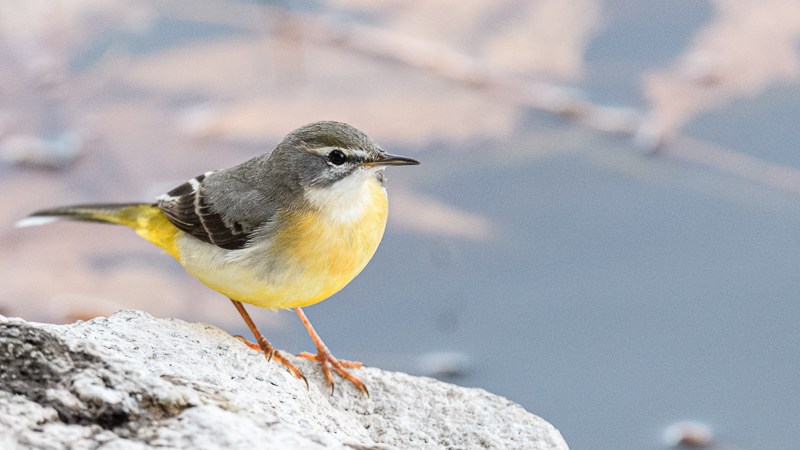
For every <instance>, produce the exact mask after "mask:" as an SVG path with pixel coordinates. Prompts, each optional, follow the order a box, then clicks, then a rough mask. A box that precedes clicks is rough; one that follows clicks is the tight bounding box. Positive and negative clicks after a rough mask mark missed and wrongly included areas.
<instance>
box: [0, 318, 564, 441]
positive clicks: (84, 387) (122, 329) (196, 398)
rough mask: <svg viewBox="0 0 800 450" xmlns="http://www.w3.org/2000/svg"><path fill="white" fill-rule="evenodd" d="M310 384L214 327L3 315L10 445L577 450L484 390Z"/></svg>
mask: <svg viewBox="0 0 800 450" xmlns="http://www.w3.org/2000/svg"><path fill="white" fill-rule="evenodd" d="M292 361H293V362H294V363H295V364H296V365H298V367H300V369H301V370H303V372H304V373H305V374H306V376H308V379H309V384H310V387H309V389H308V390H307V389H306V386H305V384H304V383H303V382H302V381H300V380H297V379H295V378H294V377H293V376H292V375H291V374H290V373H289V372H288V371H287V370H286V369H284V368H283V367H282V366H281V365H279V364H277V363H275V362H269V361H267V360H266V359H265V358H264V357H263V356H261V355H260V354H259V353H258V352H256V351H253V350H250V349H249V348H247V347H245V346H244V345H242V344H241V343H240V342H239V341H237V340H236V339H234V338H232V337H231V336H230V335H228V334H227V333H225V332H223V331H222V330H220V329H218V328H216V327H213V326H211V325H206V324H201V323H196V324H190V323H186V322H183V321H180V320H161V319H155V318H153V317H152V316H150V315H148V314H146V313H143V312H140V311H121V312H119V313H116V314H114V315H113V316H111V317H110V318H108V319H106V318H98V319H93V320H90V321H88V322H78V323H75V324H72V325H47V324H36V323H29V322H25V321H23V320H20V319H6V318H4V317H2V316H0V389H1V390H0V448H3V449H16V448H20V449H22V448H36V449H102V450H122V449H137V450H138V449H149V448H191V449H215V448H225V449H228V448H231V449H238V448H242V449H263V448H268V449H272V448H274V449H323V448H349V449H353V448H355V449H389V448H402V449H416V448H453V449H471V448H496V449H512V448H520V449H522V448H524V449H549V450H557V449H558V450H561V449H563V450H566V449H567V445H566V444H565V443H564V440H563V439H562V437H561V435H560V434H559V432H558V430H556V429H555V428H553V426H551V425H550V424H548V423H547V422H545V421H544V420H542V419H541V418H539V417H537V416H535V415H533V414H530V413H528V412H526V411H525V410H524V409H522V407H520V406H519V405H517V404H515V403H513V402H511V401H508V400H506V399H504V398H502V397H498V396H495V395H492V394H489V393H487V392H486V391H483V390H481V389H467V388H461V387H458V386H454V385H451V384H446V383H442V382H439V381H436V380H433V379H428V378H417V377H412V376H409V375H406V374H403V373H395V372H384V371H381V370H379V369H376V368H363V369H357V370H355V373H356V375H357V376H358V377H360V378H361V379H362V380H363V381H364V382H365V383H366V384H367V386H368V387H369V390H370V397H369V398H368V397H366V396H365V395H364V394H362V393H361V392H359V391H357V390H356V389H355V388H354V387H353V386H351V385H350V384H348V383H341V382H340V383H338V384H337V385H336V390H335V392H334V394H333V395H331V394H330V389H328V388H327V387H326V386H325V380H324V378H323V376H322V374H321V371H320V370H319V368H318V367H316V364H315V363H311V362H309V361H306V360H302V359H297V358H294V359H292Z"/></svg>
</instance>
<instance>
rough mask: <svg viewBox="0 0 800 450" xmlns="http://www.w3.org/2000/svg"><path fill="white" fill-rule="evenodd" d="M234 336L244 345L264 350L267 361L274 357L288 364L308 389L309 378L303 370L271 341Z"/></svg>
mask: <svg viewBox="0 0 800 450" xmlns="http://www.w3.org/2000/svg"><path fill="white" fill-rule="evenodd" d="M234 337H235V338H236V339H239V340H240V341H242V342H243V343H244V345H246V346H248V347H250V348H252V349H253V350H257V351H261V352H264V356H265V357H266V358H267V361H269V360H271V359H273V358H274V359H275V361H278V362H279V363H281V364H283V365H284V366H286V368H287V369H289V371H290V372H292V374H294V376H295V377H297V379H298V380H303V381H304V382H305V383H306V389H308V380H307V379H306V377H305V375H303V372H301V371H300V369H298V368H297V367H295V366H294V364H292V363H291V362H289V360H288V359H286V358H285V357H284V356H283V355H281V354H280V353H279V352H277V351H276V350H275V349H274V348H273V347H272V344H270V343H269V341H267V340H266V339H264V340H263V342H262V341H261V339H259V343H258V344H254V343H252V342H250V341H248V340H247V339H245V338H244V337H243V336H239V335H236V336H234Z"/></svg>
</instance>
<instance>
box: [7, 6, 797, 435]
mask: <svg viewBox="0 0 800 450" xmlns="http://www.w3.org/2000/svg"><path fill="white" fill-rule="evenodd" d="M799 36H800V1H798V0H769V1H762V2H750V1H747V0H708V1H698V0H532V1H528V2H521V1H517V0H499V1H498V0H459V1H455V0H433V1H429V0H405V1H403V0H297V1H293V0H283V1H264V2H258V1H234V0H201V1H192V2H188V1H173V2H161V1H156V0H144V1H131V0H70V1H66V0H65V1H57V0H49V1H44V0H34V1H31V0H29V1H21V0H3V1H2V2H0V188H1V189H2V192H4V195H3V202H2V206H1V207H0V312H2V313H3V314H5V315H14V316H21V317H23V318H25V319H28V320H38V321H52V322H71V321H74V320H76V319H87V318H91V317H95V316H98V315H109V314H111V313H113V312H114V311H115V310H118V309H123V308H137V309H143V310H145V311H148V312H150V313H151V314H153V315H156V316H159V317H177V318H181V319H184V320H189V321H203V322H207V323H211V324H214V325H217V326H220V327H222V328H224V329H225V330H227V331H229V332H231V333H243V332H245V331H246V329H245V327H244V324H243V323H242V322H241V319H240V318H239V317H238V314H237V313H236V312H235V310H234V308H233V307H231V305H230V303H229V302H228V301H227V300H226V299H225V298H223V297H222V296H220V295H218V294H216V293H214V292H212V291H210V290H209V289H207V288H205V287H204V286H203V285H202V284H200V283H199V282H198V281H196V280H194V279H193V278H192V277H190V276H189V275H187V274H185V273H184V272H183V270H182V269H181V267H180V266H179V265H178V264H177V263H176V262H175V261H173V260H171V259H170V258H169V257H167V256H164V255H160V254H159V253H160V252H159V251H158V250H156V249H155V248H153V247H152V246H151V245H150V244H148V243H147V242H144V241H142V240H140V239H139V238H138V237H137V236H135V234H134V233H132V232H130V230H126V229H122V228H117V227H108V226H102V225H92V224H59V225H57V226H49V227H39V228H29V229H15V228H14V226H13V225H14V223H15V222H16V221H17V220H19V219H20V218H22V217H24V216H25V215H27V214H28V213H30V212H31V211H33V210H36V209H40V208H45V207H50V206H57V205H64V204H71V203H80V202H112V201H149V200H152V199H154V198H155V196H157V195H158V194H160V193H162V192H165V191H167V190H169V189H171V188H172V187H174V186H176V185H178V184H180V183H182V182H184V181H185V180H187V179H189V178H191V177H193V176H195V175H197V174H200V173H203V172H205V171H207V170H210V169H214V168H224V167H229V166H231V165H234V164H237V163H239V162H242V161H244V160H246V159H248V158H250V157H252V156H255V155H257V154H260V153H262V152H264V151H267V150H269V149H271V148H272V146H274V145H275V144H276V143H277V142H278V141H279V139H280V138H281V137H282V136H283V135H284V134H286V133H287V132H289V131H291V130H292V129H294V128H296V127H298V126H300V125H303V124H305V123H308V122H312V121H316V120H339V121H345V122H348V123H351V124H352V125H354V126H356V127H358V128H360V129H361V130H363V131H364V132H366V133H367V134H368V135H370V136H371V137H372V138H373V139H375V140H376V141H377V142H378V143H380V144H381V145H382V146H383V147H384V148H386V149H387V150H389V151H390V152H392V153H398V154H402V155H407V156H411V157H415V158H417V159H419V160H421V161H422V162H423V165H422V166H420V167H416V168H410V169H390V170H389V171H388V172H387V174H386V175H387V178H388V182H387V187H388V191H389V195H390V199H391V200H390V208H391V209H390V218H389V225H388V228H387V231H386V235H385V238H384V240H383V243H382V245H381V247H380V248H379V249H378V252H377V254H376V255H375V257H374V258H373V260H372V262H371V263H370V264H369V265H368V266H367V268H366V269H365V270H364V272H363V273H362V274H361V275H360V276H359V277H358V278H356V280H354V281H353V282H352V283H350V285H348V286H347V287H346V288H345V289H344V290H343V291H341V292H340V293H338V294H336V295H335V296H334V297H332V298H330V299H328V300H326V301H324V302H322V303H320V304H318V305H314V306H311V307H308V308H306V313H307V314H308V316H309V318H310V320H311V322H312V323H313V324H314V325H315V327H316V328H317V330H318V331H319V333H320V335H321V336H322V337H323V339H324V340H325V341H326V343H327V344H328V346H329V347H330V348H331V349H332V351H333V353H334V354H335V355H337V356H338V357H340V358H344V359H354V360H360V361H363V362H364V363H366V364H368V365H371V366H378V367H381V368H384V369H390V370H402V371H406V372H410V373H414V374H421V375H429V376H437V377H439V378H442V379H445V380H447V381H451V382H454V383H457V384H460V385H464V386H474V387H481V388H485V389H487V390H489V391H491V392H493V393H496V394H500V395H503V396H506V397H508V398H509V399H511V400H513V401H516V402H518V403H520V404H522V405H523V406H524V407H525V408H526V409H527V410H529V411H531V412H533V413H535V414H538V415H540V416H542V417H544V418H545V419H547V420H548V421H550V422H551V423H553V424H554V425H555V426H556V427H557V428H558V429H559V430H560V431H561V432H562V434H563V435H564V437H565V439H566V440H567V442H568V444H569V445H570V448H572V449H574V450H580V449H609V450H610V449H621V450H642V449H657V448H664V447H665V446H667V445H669V443H668V442H665V441H664V439H663V438H662V434H663V432H664V430H665V429H666V428H667V426H668V425H670V424H671V423H674V422H677V421H681V420H697V421H700V422H702V423H703V424H706V425H708V426H709V427H710V430H711V432H712V433H713V436H714V439H715V442H716V443H715V444H713V445H716V447H714V448H736V449H762V448H763V449H767V448H768V449H775V450H783V449H786V450H788V449H795V448H797V442H798V438H800V435H798V419H800V383H798V376H797V374H798V371H800V352H798V350H797V349H798V342H800V327H799V326H798V324H797V321H798V319H800V302H798V292H800V283H799V282H798V269H799V268H800V252H798V251H797V248H798V245H799V242H798V229H799V227H798V226H799V225H800V196H798V194H800V152H798V149H800V133H798V130H797V128H798V123H800V86H799V85H798V75H799V74H800V46H798V37H799ZM251 311H253V315H254V317H255V319H256V321H257V323H258V324H259V326H260V328H261V329H262V331H263V332H264V334H265V335H266V336H267V338H268V339H270V340H271V341H272V342H273V344H275V345H276V347H278V348H282V349H285V350H287V351H291V352H294V353H298V352H300V351H303V350H311V349H312V348H313V346H312V344H311V341H310V339H309V338H308V337H307V334H306V333H305V330H304V329H303V327H302V326H301V324H300V322H299V321H298V320H297V318H296V317H295V316H294V314H293V313H292V312H290V311H278V312H266V311H263V312H257V311H255V310H254V308H251Z"/></svg>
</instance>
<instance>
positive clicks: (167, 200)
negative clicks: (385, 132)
mask: <svg viewBox="0 0 800 450" xmlns="http://www.w3.org/2000/svg"><path fill="white" fill-rule="evenodd" d="M418 164H420V163H419V161H417V160H414V159H411V158H407V157H404V156H399V155H392V154H389V153H387V152H386V151H385V150H383V149H382V148H381V147H380V146H378V144H376V143H375V142H374V141H373V140H372V139H370V138H369V137H368V136H367V135H366V134H364V133H363V132H361V131H359V130H358V129H356V128H354V127H353V126H350V125H348V124H346V123H342V122H333V121H322V122H315V123H310V124H307V125H304V126H302V127H300V128H298V129H296V130H294V131H292V132H290V133H289V134H287V135H286V136H285V137H284V138H283V140H281V142H280V143H279V144H278V145H277V146H275V147H274V149H273V150H272V151H270V152H267V153H264V154H262V155H260V156H256V157H255V158H253V159H250V160H248V161H246V162H244V163H241V164H239V165H237V166H234V167H231V168H228V169H223V170H215V171H210V172H206V173H204V174H202V175H198V176H196V177H195V178H193V179H191V180H189V181H187V182H186V183H183V184H181V185H180V186H178V187H176V188H175V189H173V190H171V191H169V192H167V193H166V194H163V195H160V196H158V197H157V198H156V199H155V202H149V203H99V204H85V205H75V206H65V207H57V208H52V209H45V210H40V211H36V212H34V213H32V214H30V216H28V218H26V219H24V220H22V221H20V222H19V223H18V226H23V227H24V226H31V225H43V224H46V223H50V222H56V221H63V220H67V221H85V222H101V223H107V224H116V225H124V226H127V227H130V228H132V229H133V230H134V231H135V232H136V233H137V234H138V235H139V236H141V237H142V238H144V239H146V240H147V241H150V242H151V243H153V244H155V245H156V246H158V247H160V248H162V249H163V250H164V252H165V253H167V254H169V255H171V256H172V257H174V258H175V259H176V260H177V261H178V262H179V263H180V264H181V265H182V266H183V267H184V269H185V270H186V271H187V272H188V273H189V274H191V275H193V276H194V277H196V278H197V279H199V280H200V281H201V282H202V283H203V284H205V285H206V286H208V287H209V288H211V289H213V290H215V291H217V292H219V293H220V294H222V295H224V296H226V297H228V298H229V299H230V300H231V302H232V303H233V305H234V307H235V308H236V310H237V311H238V312H239V314H240V315H241V316H242V318H243V319H244V321H245V323H246V324H247V326H248V328H249V329H250V331H251V332H252V333H253V336H255V339H256V343H252V342H249V341H248V340H247V339H245V338H244V337H242V336H236V337H237V338H238V339H240V340H241V341H242V342H243V343H244V344H246V345H247V346H248V347H250V348H253V349H255V350H260V351H263V352H264V355H265V356H266V357H267V359H268V360H271V359H273V358H274V359H275V360H276V361H278V362H280V363H281V364H283V365H284V366H286V368H287V369H288V370H289V371H290V372H291V373H292V374H294V376H295V377H297V378H298V379H301V380H303V381H305V383H306V387H308V380H307V379H306V378H305V376H304V375H303V373H302V372H301V371H300V370H299V369H298V368H297V367H295V365H294V364H292V363H291V362H290V361H289V360H288V359H287V358H285V357H284V356H282V355H281V354H280V353H279V352H277V351H275V349H274V347H273V346H272V344H271V343H270V342H269V341H268V340H267V339H266V338H264V336H263V335H262V334H261V332H260V331H259V330H258V328H257V327H256V325H255V323H254V322H253V320H252V318H251V317H250V315H249V314H248V312H247V311H246V310H245V307H244V305H243V303H247V304H250V305H253V306H256V307H259V308H264V309H294V311H295V312H296V313H297V315H298V316H299V318H300V320H301V321H302V323H303V325H304V326H305V328H306V329H307V330H308V333H309V335H310V336H311V339H312V340H313V341H314V344H315V346H316V349H317V353H316V354H315V355H313V354H310V353H308V352H303V353H300V354H299V355H297V356H299V357H303V358H306V359H310V360H312V361H316V362H318V363H319V364H320V365H321V366H322V371H323V373H324V375H325V377H326V379H327V383H328V385H329V387H330V388H331V394H333V386H334V382H333V376H332V374H331V369H332V370H334V371H336V372H337V373H338V374H339V375H340V376H341V377H342V378H344V379H346V380H349V381H350V382H352V383H353V384H354V385H355V386H356V387H357V388H358V389H359V390H361V391H363V392H364V393H365V394H366V395H367V396H369V391H368V390H367V388H366V386H365V384H364V383H363V382H362V381H361V380H360V379H358V378H356V377H355V376H353V375H352V374H351V373H349V371H348V370H347V369H349V368H358V367H362V364H361V363H359V362H355V361H345V360H339V359H337V358H335V357H334V356H333V355H332V353H331V352H330V350H329V349H328V347H327V346H326V345H325V343H324V342H323V341H322V339H321V338H320V337H319V335H318V334H317V332H316V331H315V330H314V327H313V326H312V325H311V323H310V322H309V321H308V318H307V317H306V315H305V313H304V312H303V310H302V307H305V306H308V305H312V304H315V303H317V302H320V301H322V300H324V299H326V298H328V297H330V296H331V295H333V294H335V293H336V292H338V291H339V290H341V289H342V288H343V287H344V286H345V285H347V284H348V283H349V282H350V281H352V280H353V278H355V277H356V276H357V275H358V274H359V273H360V272H361V271H362V270H363V269H364V267H365V266H366V265H367V263H368V262H369V261H370V259H371V258H372V256H373V255H374V253H375V251H376V250H377V248H378V244H379V243H380V241H381V239H382V238H383V234H384V230H385V228H386V220H387V215H388V197H387V194H386V189H385V188H384V186H383V184H384V177H383V173H382V172H381V170H382V169H384V168H386V167H387V166H399V165H418Z"/></svg>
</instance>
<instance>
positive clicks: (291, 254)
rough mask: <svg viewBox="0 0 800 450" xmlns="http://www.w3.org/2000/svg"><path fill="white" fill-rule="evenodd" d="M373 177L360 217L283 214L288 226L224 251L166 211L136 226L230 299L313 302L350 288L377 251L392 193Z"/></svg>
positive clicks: (273, 304)
mask: <svg viewBox="0 0 800 450" xmlns="http://www.w3.org/2000/svg"><path fill="white" fill-rule="evenodd" d="M370 181H371V182H370V183H369V186H368V189H366V192H365V195H367V201H366V202H365V206H364V207H363V208H361V211H360V213H359V214H358V215H357V216H355V217H354V218H353V220H348V221H340V220H336V218H335V217H331V216H330V214H327V213H326V212H325V211H319V210H315V209H308V210H306V211H303V212H301V211H294V212H283V213H279V215H278V217H276V219H277V220H278V223H280V224H281V225H282V226H281V230H280V231H279V232H278V233H277V234H276V235H275V236H273V237H272V238H271V239H270V240H269V241H267V242H263V243H258V244H255V245H253V246H251V247H249V248H247V249H242V250H224V249H221V248H219V247H216V246H214V245H211V244H207V243H204V242H201V241H199V240H198V239H196V238H194V237H192V236H190V235H188V234H185V233H184V232H182V231H181V230H179V229H177V228H176V227H175V226H174V225H172V224H171V223H170V222H169V221H168V220H167V219H166V218H165V217H164V216H163V214H161V212H160V211H158V212H157V213H152V214H149V217H148V218H147V219H146V220H143V221H140V222H142V223H140V225H139V226H137V227H135V228H136V231H137V233H139V234H140V235H141V236H142V237H144V238H145V239H147V240H149V241H150V242H152V243H154V244H155V245H157V246H159V247H161V248H163V249H164V250H165V251H166V252H167V253H169V254H170V255H172V256H173V257H175V259H177V260H178V261H179V262H180V263H181V264H182V265H183V266H184V268H185V269H186V270H187V271H188V272H189V273H190V274H192V275H194V276H195V277H197V278H198V279H199V280H200V281H202V282H203V283H204V284H205V285H206V286H208V287H210V288H211V289H213V290H215V291H217V292H219V293H221V294H223V295H225V296H227V297H229V298H231V299H234V300H238V301H241V302H245V303H250V304H253V305H255V306H258V307H261V308H266V309H280V308H294V307H297V306H307V305H311V304H314V303H317V302H319V301H322V300H324V299H326V298H328V297H330V296H331V295H333V294H335V293H336V292H338V291H339V290H340V289H342V288H343V287H344V286H345V285H347V283H349V282H350V281H351V280H352V279H353V278H355V277H356V275H358V274H359V273H360V272H361V270H363V269H364V267H365V266H366V265H367V263H368V262H369V260H370V259H371V258H372V255H373V254H374V253H375V250H376V249H377V248H378V244H379V243H380V241H381V238H382V237H383V232H384V229H385V227H386V218H387V212H388V202H387V198H386V192H385V190H384V189H383V188H382V187H381V186H380V185H379V184H378V183H377V182H375V181H374V180H370ZM156 209H157V208H156Z"/></svg>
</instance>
